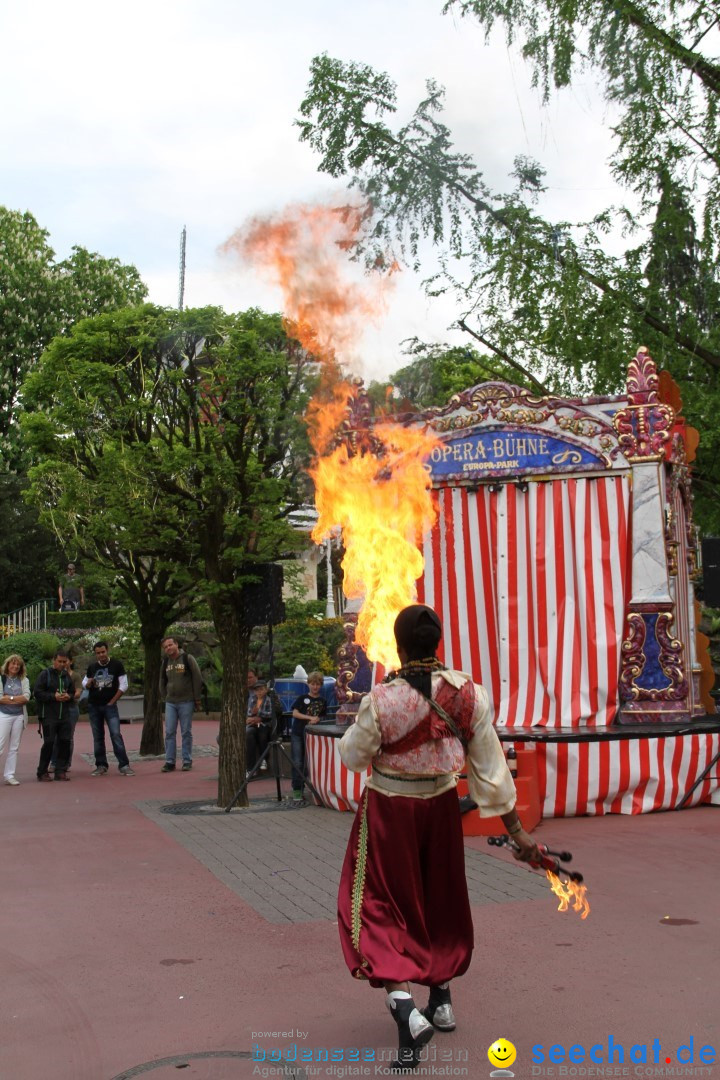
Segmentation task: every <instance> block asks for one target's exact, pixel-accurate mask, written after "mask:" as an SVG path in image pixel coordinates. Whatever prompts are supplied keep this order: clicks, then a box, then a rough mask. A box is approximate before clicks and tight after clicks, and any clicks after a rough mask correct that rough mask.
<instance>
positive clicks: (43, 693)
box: [34, 649, 75, 780]
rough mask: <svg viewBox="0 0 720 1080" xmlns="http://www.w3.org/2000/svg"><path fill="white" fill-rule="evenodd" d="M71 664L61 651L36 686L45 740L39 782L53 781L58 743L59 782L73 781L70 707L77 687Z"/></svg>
mask: <svg viewBox="0 0 720 1080" xmlns="http://www.w3.org/2000/svg"><path fill="white" fill-rule="evenodd" d="M68 662H69V657H68V655H67V653H66V652H64V651H63V650H62V649H58V650H57V652H56V653H55V656H54V657H53V662H52V667H49V668H45V670H44V671H41V672H40V674H39V675H38V677H37V681H36V683H35V690H34V693H35V699H36V701H37V702H38V705H39V707H40V708H39V715H38V721H39V724H38V728H39V730H41V731H42V737H43V744H42V748H41V750H40V760H39V762H38V768H37V778H38V780H52V776H51V775H50V772H49V769H48V767H49V765H50V759H51V758H52V756H53V749H54V748H55V746H56V744H57V747H56V751H55V752H56V762H55V779H56V780H69V779H70V777H69V776H68V774H67V770H68V760H69V758H70V741H71V739H72V723H71V717H70V708H71V704H72V702H74V701H75V687H74V686H73V682H72V679H71V678H70V676H69V674H68V670H67V668H68Z"/></svg>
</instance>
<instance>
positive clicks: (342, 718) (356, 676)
mask: <svg viewBox="0 0 720 1080" xmlns="http://www.w3.org/2000/svg"><path fill="white" fill-rule="evenodd" d="M360 603H361V602H360V601H359V600H350V601H349V602H348V606H347V608H346V609H345V613H344V614H343V630H344V632H345V640H344V641H343V643H342V645H341V646H340V648H339V649H338V651H337V661H338V672H337V682H336V684H335V693H336V694H337V700H338V705H339V706H340V708H339V709H338V711H337V716H336V719H337V722H338V724H351V723H352V722H353V721H354V719H355V716H356V714H357V711H358V708H359V706H360V702H361V701H362V699H363V697H364V696H365V694H367V693H368V692H369V691H370V690H372V664H371V663H370V661H369V660H368V658H367V656H366V655H365V650H364V649H363V648H362V647H361V646H360V645H358V643H357V642H356V641H355V629H356V627H357V620H358V612H359V609H360Z"/></svg>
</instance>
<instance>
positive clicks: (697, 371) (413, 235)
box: [299, 0, 720, 525]
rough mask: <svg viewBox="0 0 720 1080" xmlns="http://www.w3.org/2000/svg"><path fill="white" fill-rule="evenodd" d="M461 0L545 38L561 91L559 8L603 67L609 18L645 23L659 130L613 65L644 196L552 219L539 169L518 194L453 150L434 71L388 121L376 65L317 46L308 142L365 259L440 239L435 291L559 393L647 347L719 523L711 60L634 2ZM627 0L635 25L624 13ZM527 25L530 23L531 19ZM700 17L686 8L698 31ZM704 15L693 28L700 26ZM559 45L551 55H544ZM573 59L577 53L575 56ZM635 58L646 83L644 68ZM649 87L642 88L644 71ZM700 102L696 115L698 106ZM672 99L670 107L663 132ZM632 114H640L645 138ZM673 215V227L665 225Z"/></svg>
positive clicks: (536, 40) (636, 29)
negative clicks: (544, 208)
mask: <svg viewBox="0 0 720 1080" xmlns="http://www.w3.org/2000/svg"><path fill="white" fill-rule="evenodd" d="M461 6H462V9H463V11H464V12H465V13H468V14H472V15H475V16H477V17H479V18H480V19H481V21H482V22H484V24H485V25H486V26H487V27H488V28H489V27H490V26H491V25H492V24H493V23H494V21H495V20H496V19H500V18H505V19H506V21H507V24H508V27H509V32H510V33H513V34H516V33H517V34H518V35H519V34H520V33H521V32H522V33H526V35H527V40H528V42H531V43H532V47H531V45H530V44H527V43H526V52H527V51H528V50H529V52H528V56H529V59H530V60H531V61H533V62H535V63H536V64H537V65H538V69H537V70H538V72H539V73H540V74H539V75H538V77H539V78H540V75H541V74H542V72H544V71H548V72H550V73H551V74H553V79H555V78H556V76H555V74H554V73H555V72H557V81H558V85H562V84H563V83H562V79H568V78H570V76H571V73H572V70H573V64H572V62H569V61H568V62H566V63H565V66H564V67H563V55H564V54H563V52H562V49H561V48H560V45H559V41H560V39H559V38H558V34H559V31H558V29H557V27H556V24H555V22H554V21H553V20H554V19H555V20H556V21H557V22H558V24H562V23H563V19H565V20H566V21H569V22H571V23H572V24H573V27H574V30H573V33H575V31H577V34H578V35H579V37H578V39H580V38H582V34H583V33H586V32H588V33H590V32H592V33H593V34H595V35H596V36H597V40H598V41H600V39H601V38H602V40H603V41H604V42H605V44H604V45H603V47H602V48H601V47H600V46H599V45H598V46H597V48H594V46H593V47H592V48H591V50H590V58H591V61H592V62H593V63H596V64H599V65H602V64H603V63H605V64H607V65H610V64H611V59H612V62H613V63H614V62H615V60H614V59H613V58H614V57H615V54H614V53H613V52H612V40H614V39H612V40H611V38H610V37H608V36H607V34H606V29H607V28H606V23H607V22H608V20H609V22H610V23H611V25H612V27H613V28H614V29H613V33H614V34H615V36H616V37H618V36H622V34H623V33H624V32H626V31H627V33H630V30H629V29H628V28H630V27H631V28H632V33H633V34H634V35H640V36H642V35H645V36H644V37H642V40H643V41H645V43H646V57H647V56H649V55H650V54H652V56H653V57H655V59H656V63H657V71H658V72H661V71H662V72H663V73H664V74H663V79H662V80H661V81H659V82H658V83H657V86H656V87H655V89H654V90H653V93H654V94H655V97H656V98H657V97H658V95H660V97H659V99H658V101H656V113H655V118H656V127H655V128H653V136H654V140H653V139H648V133H647V130H646V128H645V127H641V126H640V125H641V120H640V119H638V117H641V116H642V108H643V107H644V106H643V102H645V103H647V97H646V96H645V95H644V93H641V92H640V91H638V90H637V86H636V84H635V83H632V79H631V76H630V74H627V72H626V74H627V78H625V77H624V76H621V74H620V72H619V71H618V72H616V71H615V69H614V68H613V69H612V72H611V70H610V67H608V94H610V95H612V96H613V97H614V100H617V101H619V102H620V104H621V105H622V104H623V103H624V102H625V101H626V100H627V102H628V103H629V106H628V108H627V109H626V112H625V113H624V117H625V120H624V122H623V123H622V124H621V125H620V126H619V128H618V146H619V150H618V154H619V156H618V158H617V162H618V164H617V168H618V170H619V175H620V177H621V178H622V179H624V180H625V182H626V183H628V184H629V185H630V186H632V187H634V188H635V189H636V190H637V191H638V192H639V193H640V195H641V197H642V199H643V200H644V202H643V207H642V213H641V215H640V216H639V217H638V218H635V217H633V215H632V214H631V213H630V212H629V211H628V210H626V209H622V208H620V209H609V210H606V211H604V212H602V213H600V214H598V215H597V217H596V218H594V219H593V220H592V221H589V222H580V223H578V222H572V221H550V220H547V219H545V218H544V217H543V216H542V215H541V214H540V213H538V211H537V209H536V204H537V200H538V197H539V196H540V195H541V194H542V191H543V176H544V173H543V170H542V168H541V167H540V166H539V165H538V164H537V163H535V162H532V161H529V160H527V159H526V158H518V159H516V162H515V168H514V170H513V173H512V176H511V183H510V187H509V189H508V190H507V191H500V192H498V191H493V190H491V188H490V187H489V185H488V184H487V183H486V182H485V180H484V178H483V175H482V172H481V171H480V169H479V168H478V166H477V165H476V163H475V162H474V161H473V160H472V158H471V157H470V156H469V155H467V154H463V153H461V152H459V151H458V150H457V149H456V148H455V146H454V145H453V141H452V136H451V132H450V130H449V129H448V127H447V126H446V125H445V124H444V123H443V122H442V109H443V95H444V92H443V90H442V89H441V88H440V87H438V86H437V85H436V84H435V83H433V82H432V81H431V82H429V83H428V92H427V96H426V97H425V99H424V100H423V101H422V102H420V104H419V105H418V107H417V109H416V110H415V112H414V114H413V115H412V116H411V118H410V120H409V121H408V122H407V123H406V124H404V125H400V126H397V127H393V126H391V123H390V121H389V118H391V117H392V114H393V113H395V112H396V109H397V99H396V89H395V86H394V84H393V82H392V81H391V79H390V78H389V77H388V76H387V75H385V74H381V73H377V72H375V71H373V70H372V69H371V68H370V67H368V66H366V65H363V64H359V63H343V62H341V61H339V60H336V59H333V58H330V57H328V56H321V57H317V58H316V59H315V60H314V61H313V63H312V70H311V81H310V86H309V89H308V92H307V94H306V96H305V98H304V100H303V102H302V104H301V106H300V112H301V119H300V121H299V126H300V132H301V138H302V139H303V140H304V141H306V142H308V143H309V144H310V145H311V146H312V147H313V148H314V149H315V150H316V151H317V152H318V154H319V155H320V168H321V170H322V171H325V172H327V173H329V174H330V175H332V176H335V177H341V176H343V177H347V178H348V179H349V181H350V183H351V185H354V186H356V187H358V188H359V189H360V190H361V191H362V192H363V193H364V195H366V196H367V198H368V199H369V200H370V202H371V204H372V206H373V209H374V214H373V217H372V219H368V221H367V225H366V232H365V234H364V236H363V237H362V238H361V241H360V243H359V244H358V254H360V255H363V256H364V257H365V258H366V259H367V262H368V264H369V265H371V266H375V265H385V264H387V262H388V261H389V253H391V255H392V256H394V257H396V258H400V259H405V260H406V261H410V262H412V263H413V264H414V265H415V266H417V265H418V264H419V251H420V242H421V240H423V239H425V238H429V239H430V240H432V241H433V243H434V244H435V245H436V246H437V248H438V251H439V256H440V263H441V269H440V271H439V273H437V274H435V275H434V276H433V277H432V278H431V279H430V280H429V281H428V283H427V285H428V289H429V290H430V291H431V292H433V293H438V292H442V291H445V290H454V291H455V294H456V296H457V299H458V306H459V310H460V311H461V312H462V315H461V318H460V320H459V322H460V325H462V326H463V327H464V328H465V329H467V330H469V331H470V332H471V333H472V335H473V336H474V338H475V340H476V342H477V344H478V345H479V346H482V348H483V349H484V350H485V351H486V352H487V353H490V354H492V355H493V356H494V357H495V358H496V359H498V360H500V361H503V362H507V358H508V357H509V358H511V359H513V360H514V361H516V363H519V364H520V365H521V367H522V368H523V369H524V370H525V371H526V372H527V373H528V374H531V375H532V374H534V376H535V378H536V379H537V380H538V381H540V380H541V381H542V383H543V384H545V385H547V386H548V387H549V388H551V389H552V390H553V391H555V392H559V393H563V392H565V393H577V392H596V393H608V392H615V391H617V390H618V389H620V388H621V386H622V381H623V376H624V370H625V365H626V360H627V358H628V356H629V355H632V354H633V353H634V352H635V350H636V348H637V346H638V345H639V344H645V345H647V346H648V347H649V349H650V351H651V353H652V354H653V355H655V356H657V357H658V358H659V359H660V360H661V362H662V361H664V362H665V363H666V365H667V366H668V367H669V369H670V371H671V373H672V374H673V375H674V376H675V378H676V379H677V381H678V382H679V383H680V385H681V388H682V391H683V398H684V402H685V411H686V415H687V417H688V419H689V420H690V421H691V422H693V423H695V424H696V426H698V427H699V428H700V429H701V431H702V434H703V437H704V438H705V443H704V445H702V444H701V451H700V454H699V457H698V470H699V473H700V487H702V488H704V491H705V495H706V497H705V498H704V500H703V502H702V510H703V516H704V521H705V524H706V525H709V524H712V523H713V522H718V521H720V515H718V512H717V509H716V507H717V504H718V500H717V485H718V479H719V478H718V475H717V472H716V469H717V466H716V461H717V448H716V447H715V445H714V438H713V436H712V435H711V436H710V438H709V439H708V438H707V433H708V432H714V431H715V429H716V426H717V425H716V421H715V416H716V414H717V411H718V409H719V408H720V382H719V379H720V329H719V328H718V325H719V324H718V319H717V299H716V297H717V284H718V276H717V275H718V269H717V258H716V256H717V241H716V236H717V231H716V230H715V228H714V225H713V223H714V216H713V215H714V214H715V202H714V196H713V194H712V192H713V190H714V179H713V174H712V169H713V168H714V165H713V163H712V161H709V160H707V154H706V152H705V151H706V150H707V149H708V147H709V146H710V144H711V141H712V140H715V141H716V134H715V126H714V125H715V120H714V116H715V111H714V108H715V105H716V104H717V98H716V87H715V82H714V74H713V72H714V69H713V66H712V64H710V65H709V66H707V65H705V66H703V65H702V64H701V65H700V68H699V69H698V71H700V69H702V70H701V73H700V74H698V71H696V69H695V67H693V63H694V60H693V58H694V57H695V56H696V50H693V49H690V51H689V52H690V54H692V56H690V54H688V52H687V51H685V52H684V51H683V50H682V49H676V48H675V47H674V46H672V47H671V46H670V45H668V43H667V41H666V40H665V37H663V34H662V33H659V32H658V31H657V27H656V26H655V24H654V23H652V21H651V20H649V19H642V18H640V17H639V16H638V17H637V18H636V17H635V14H636V13H635V10H634V6H633V5H627V4H625V3H621V4H620V5H617V4H613V5H609V4H605V3H592V4H591V3H590V2H589V0H588V2H586V3H581V4H573V5H565V4H562V3H560V2H557V3H555V2H552V0H545V2H543V3H541V4H540V5H532V4H531V3H530V2H529V0H528V2H527V3H525V2H524V0H519V2H518V3H517V4H513V5H511V6H508V5H506V4H502V3H500V0H498V2H497V3H494V2H492V0H487V3H477V4H473V3H466V4H464V5H461ZM670 6H672V7H673V8H674V10H675V11H676V12H677V11H678V10H679V9H678V8H677V6H676V5H667V7H670ZM647 7H648V5H646V8H647ZM653 7H654V8H658V9H659V8H660V5H653ZM535 8H538V10H539V11H540V13H541V15H540V16H538V18H540V19H541V23H542V26H541V29H542V33H540V31H538V34H539V37H538V34H535V36H533V35H532V34H531V33H530V30H531V29H532V19H533V17H534V16H533V11H534V10H535ZM700 8H701V9H702V12H704V16H706V18H705V22H702V20H701V21H700V22H697V35H699V34H700V33H701V32H703V29H704V28H705V26H706V25H709V23H710V13H709V9H708V8H706V6H705V5H704V4H701V5H700ZM616 9H617V10H618V11H620V12H621V13H624V15H625V16H626V21H624V22H623V21H622V20H621V21H620V22H618V21H617V19H616V17H615V14H613V13H614V12H615V11H616ZM631 9H632V10H631ZM643 10H645V9H643ZM683 10H684V11H685V10H687V9H683ZM578 12H580V13H582V17H583V19H585V22H583V23H582V24H580V23H579V22H577V20H576V15H577V13H578ZM679 17H680V16H678V18H679ZM713 17H714V16H713ZM578 19H579V16H578ZM523 20H530V22H529V23H528V27H529V29H527V28H526V26H525V22H523ZM593 20H594V21H593ZM695 22H696V20H693V19H690V23H691V24H692V26H694V25H695ZM692 26H691V25H688V26H686V27H685V30H686V32H687V33H688V34H689V33H690V32H691V29H692ZM578 27H579V29H578ZM568 33H569V30H568ZM697 35H696V36H697ZM574 41H576V38H575V37H573V42H574ZM569 48H570V46H569V45H566V49H569ZM573 48H574V49H576V46H575V45H573ZM618 48H621V47H620V46H618ZM593 49H594V51H593ZM571 51H572V50H571ZM621 52H622V55H623V56H624V57H625V61H624V62H626V63H628V64H629V63H630V55H629V54H630V52H631V50H629V49H626V48H625V47H624V45H623V46H622V48H621ZM546 54H547V55H548V56H550V57H552V58H553V59H552V62H550V61H547V62H546V59H545V57H546ZM576 56H577V49H576V51H575V52H573V54H572V59H574V58H575V57H576ZM618 63H619V61H618ZM543 65H545V66H543ZM633 70H634V71H635V74H636V75H637V76H638V78H639V65H636V67H635V68H633ZM658 78H659V76H658ZM688 80H689V81H690V82H696V81H698V80H699V90H697V92H696V94H695V96H693V95H692V94H690V97H687V95H685V89H684V87H685V84H686V83H687V82H688ZM550 85H551V81H550V80H549V76H548V87H549V86H550ZM643 87H645V88H647V82H645V83H643ZM663 94H664V95H666V96H665V97H664V98H662V95H663ZM698 95H699V96H698ZM653 100H654V99H653ZM703 102H704V105H703ZM683 103H684V104H683ZM630 106H632V108H630ZM648 107H649V106H648ZM676 107H677V109H678V110H681V111H682V109H685V113H684V114H683V115H684V120H683V121H682V123H683V125H684V126H685V127H687V128H688V131H690V132H693V133H694V136H693V137H690V136H686V137H684V141H683V142H682V152H681V150H680V149H677V148H676V150H675V152H674V153H671V142H672V139H673V138H674V139H676V140H678V139H680V135H679V134H678V130H679V129H678V125H677V123H676V120H677V117H676V116H675V114H674V113H673V110H674V109H675V108H676ZM701 108H702V109H704V112H703V114H702V115H703V117H704V119H701V117H700V110H701ZM689 109H692V110H695V111H694V112H693V115H692V117H690V116H689V115H688V110H689ZM664 110H665V112H667V111H669V112H670V114H671V115H670V117H669V118H668V117H666V126H665V127H664V128H663V129H662V132H660V119H661V117H662V116H663V115H665V112H664ZM691 121H692V125H691V126H690V127H688V125H689V124H691ZM632 124H637V125H638V128H637V139H635V141H634V142H633V139H632V138H631V132H630V130H629V128H630V127H631V126H632ZM703 124H704V129H703V130H704V131H705V136H704V138H705V141H704V142H703V144H702V146H698V145H697V143H698V141H699V131H700V128H699V127H698V125H703ZM633 130H634V129H633ZM693 139H694V140H695V141H693ZM642 140H645V141H646V143H647V144H648V145H647V146H646V148H645V150H646V153H645V156H644V157H643V158H642V162H643V163H644V164H643V165H642V168H640V167H638V174H637V176H636V175H635V174H634V173H633V171H632V168H631V162H632V161H636V158H634V157H633V155H632V153H629V154H628V155H626V156H623V155H625V149H626V147H628V146H631V145H632V146H635V145H636V143H637V144H639V142H640V141H642ZM672 146H673V147H674V146H675V143H672ZM713 152H714V151H713ZM693 154H695V155H696V157H695V158H693V159H692V160H694V161H695V162H696V163H697V165H698V168H697V170H696V171H695V173H694V174H692V175H694V176H695V177H696V181H695V186H694V187H693V189H692V191H691V192H688V191H687V190H685V194H684V195H682V192H683V186H682V184H681V182H680V179H679V176H678V173H679V172H682V168H686V166H687V165H688V162H689V161H690V160H691V156H692V155H693ZM681 161H682V162H684V163H685V165H684V166H683V167H682V168H681V165H680V164H679V163H680V162H681ZM686 171H687V169H686ZM641 172H642V176H641V175H640V173H641ZM688 211H689V218H688ZM676 219H677V220H676ZM679 219H682V220H683V221H684V224H683V223H682V221H681V220H679ZM690 220H692V222H693V226H692V229H693V230H694V241H693V245H692V258H691V259H690V261H689V262H686V269H689V268H691V271H692V276H693V279H694V282H693V287H692V288H691V287H690V284H689V282H687V281H686V282H685V289H684V295H683V300H682V304H681V309H682V311H681V315H678V314H677V313H672V312H670V311H669V310H668V303H667V300H668V296H669V295H670V294H669V292H668V283H667V277H666V281H665V283H664V284H663V283H662V282H661V281H660V280H658V279H657V278H655V277H654V275H655V274H656V272H658V266H659V263H658V259H659V258H660V255H661V249H662V248H663V247H664V254H663V255H662V259H664V260H665V266H666V267H667V266H669V265H670V264H671V262H672V260H673V259H674V257H675V255H678V254H680V253H685V255H688V254H689V251H688V246H687V245H688V240H689V232H688V230H689V228H690ZM662 221H664V222H665V228H664V230H661V229H660V228H659V225H658V223H660V222H662ZM698 221H699V223H700V225H699V227H698V228H696V227H695V224H694V223H695V222H698ZM646 222H647V223H648V227H645V223H646ZM653 222H655V223H656V228H655V229H653V228H652V223H653ZM620 229H625V230H626V231H627V232H628V234H629V235H631V236H632V238H633V242H634V246H632V247H628V248H627V250H626V251H625V252H624V253H623V254H621V255H613V254H610V253H609V251H608V250H607V248H606V237H607V233H608V232H609V231H610V230H614V231H615V232H618V231H619V230H620ZM648 275H653V277H652V279H651V278H650V277H648ZM663 297H664V299H663ZM699 300H700V301H701V303H700V306H699V307H698V302H699ZM673 311H675V309H673Z"/></svg>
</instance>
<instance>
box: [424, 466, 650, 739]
mask: <svg viewBox="0 0 720 1080" xmlns="http://www.w3.org/2000/svg"><path fill="white" fill-rule="evenodd" d="M436 499H437V505H438V515H439V516H438V522H437V525H436V526H435V528H434V530H433V532H432V533H431V535H430V536H429V537H428V539H427V541H426V543H425V547H424V555H425V571H424V575H423V577H422V578H421V579H420V582H419V583H418V599H419V601H420V602H421V603H426V604H429V605H430V606H431V607H434V608H435V609H436V611H437V612H438V614H440V616H441V618H442V620H443V625H444V628H445V631H444V640H443V648H444V654H443V659H444V661H445V663H446V664H448V665H449V666H451V667H455V668H459V669H460V670H462V671H467V672H469V673H471V674H472V676H473V678H474V679H475V680H476V681H477V682H482V683H483V684H484V686H485V687H486V688H487V690H488V692H489V694H490V697H491V699H492V701H493V703H494V707H495V722H496V724H497V725H499V726H509V727H536V726H547V727H552V728H555V727H594V726H597V725H600V726H604V725H606V724H610V723H612V721H613V719H614V717H615V714H616V712H617V707H618V678H619V672H620V645H621V642H622V637H623V632H624V622H625V608H626V597H627V593H628V587H629V574H630V559H629V551H628V537H629V485H628V481H627V477H626V476H625V475H619V476H603V477H598V478H588V479H567V480H559V479H558V480H550V481H547V482H538V483H530V484H529V485H528V490H527V491H525V492H523V491H521V490H520V489H519V488H518V487H517V486H516V485H515V484H504V485H502V487H501V488H500V490H499V491H496V492H491V491H490V490H489V489H488V487H487V486H482V487H480V488H479V489H478V490H477V491H476V492H473V491H469V490H468V489H467V488H464V487H455V488H451V487H448V488H442V489H440V490H438V491H437V492H436Z"/></svg>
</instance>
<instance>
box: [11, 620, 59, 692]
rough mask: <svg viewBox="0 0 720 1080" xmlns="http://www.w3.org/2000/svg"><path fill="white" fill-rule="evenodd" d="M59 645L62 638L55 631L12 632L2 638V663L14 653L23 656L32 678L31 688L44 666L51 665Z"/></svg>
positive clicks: (29, 676) (29, 675)
mask: <svg viewBox="0 0 720 1080" xmlns="http://www.w3.org/2000/svg"><path fill="white" fill-rule="evenodd" d="M59 647H60V639H59V638H58V637H56V636H55V634H53V633H48V632H45V633H35V634H12V635H11V636H10V637H7V638H2V639H1V640H0V665H2V664H4V663H5V660H6V659H7V658H8V656H11V655H12V654H13V653H17V654H18V655H19V656H22V658H23V660H24V661H25V666H26V668H27V676H28V678H29V680H30V689H32V687H33V685H34V683H35V680H36V679H37V677H38V675H39V674H40V672H41V671H42V670H43V668H46V667H49V666H50V664H51V663H52V658H53V656H54V655H55V651H56V649H58V648H59Z"/></svg>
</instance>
